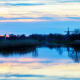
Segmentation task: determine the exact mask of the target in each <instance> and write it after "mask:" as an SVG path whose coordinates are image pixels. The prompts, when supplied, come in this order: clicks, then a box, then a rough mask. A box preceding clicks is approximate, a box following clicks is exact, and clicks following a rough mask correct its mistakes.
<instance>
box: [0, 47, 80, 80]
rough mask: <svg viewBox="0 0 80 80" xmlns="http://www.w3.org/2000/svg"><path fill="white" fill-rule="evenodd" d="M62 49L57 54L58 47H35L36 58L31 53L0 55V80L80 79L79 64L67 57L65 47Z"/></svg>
mask: <svg viewBox="0 0 80 80" xmlns="http://www.w3.org/2000/svg"><path fill="white" fill-rule="evenodd" d="M62 49H63V53H62V54H59V52H58V49H57V50H55V49H48V48H37V51H38V57H36V58H35V57H32V53H30V54H27V55H26V54H24V55H18V54H17V55H13V56H12V55H10V56H8V57H3V56H0V80H1V79H4V80H7V79H9V80H11V79H22V80H23V79H24V80H29V79H30V80H33V79H34V80H46V79H49V80H50V79H51V80H52V79H55V80H66V79H67V80H75V79H80V74H79V73H80V69H79V68H80V64H78V63H74V62H73V61H72V60H71V59H70V58H69V57H68V52H67V50H66V48H62ZM16 56H17V57H16Z"/></svg>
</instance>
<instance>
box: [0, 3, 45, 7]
mask: <svg viewBox="0 0 80 80" xmlns="http://www.w3.org/2000/svg"><path fill="white" fill-rule="evenodd" d="M2 5H4V6H37V5H44V4H42V3H35V4H34V3H15V4H13V3H5V4H0V6H2Z"/></svg>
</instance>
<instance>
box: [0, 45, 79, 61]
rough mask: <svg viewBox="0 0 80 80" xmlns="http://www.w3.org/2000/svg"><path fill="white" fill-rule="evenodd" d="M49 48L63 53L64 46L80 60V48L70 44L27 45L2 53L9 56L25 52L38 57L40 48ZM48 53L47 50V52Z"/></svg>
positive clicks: (74, 57)
mask: <svg viewBox="0 0 80 80" xmlns="http://www.w3.org/2000/svg"><path fill="white" fill-rule="evenodd" d="M45 47H46V48H49V49H50V50H53V49H55V50H56V51H57V53H58V54H60V55H62V54H63V53H64V48H65V49H66V50H67V53H68V54H67V55H68V57H70V58H71V59H72V60H73V61H75V62H80V48H76V47H69V46H66V47H65V46H63V47H62V46H37V47H27V48H21V49H15V50H14V49H12V50H9V51H8V50H6V51H4V50H1V51H0V55H1V56H4V57H8V56H9V55H12V56H13V55H14V54H15V56H16V55H17V54H19V55H25V54H32V57H38V55H39V54H38V50H37V49H38V48H45ZM45 53H46V52H45Z"/></svg>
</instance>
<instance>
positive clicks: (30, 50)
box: [0, 47, 38, 57]
mask: <svg viewBox="0 0 80 80" xmlns="http://www.w3.org/2000/svg"><path fill="white" fill-rule="evenodd" d="M29 53H30V54H31V53H32V56H33V57H37V56H38V53H37V50H36V47H27V48H21V49H11V50H1V51H0V55H1V56H5V57H7V56H9V55H13V54H15V55H17V54H19V55H25V54H29Z"/></svg>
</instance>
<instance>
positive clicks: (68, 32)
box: [64, 27, 73, 36]
mask: <svg viewBox="0 0 80 80" xmlns="http://www.w3.org/2000/svg"><path fill="white" fill-rule="evenodd" d="M64 32H67V36H69V35H70V32H73V31H69V27H68V31H64Z"/></svg>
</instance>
